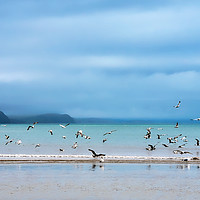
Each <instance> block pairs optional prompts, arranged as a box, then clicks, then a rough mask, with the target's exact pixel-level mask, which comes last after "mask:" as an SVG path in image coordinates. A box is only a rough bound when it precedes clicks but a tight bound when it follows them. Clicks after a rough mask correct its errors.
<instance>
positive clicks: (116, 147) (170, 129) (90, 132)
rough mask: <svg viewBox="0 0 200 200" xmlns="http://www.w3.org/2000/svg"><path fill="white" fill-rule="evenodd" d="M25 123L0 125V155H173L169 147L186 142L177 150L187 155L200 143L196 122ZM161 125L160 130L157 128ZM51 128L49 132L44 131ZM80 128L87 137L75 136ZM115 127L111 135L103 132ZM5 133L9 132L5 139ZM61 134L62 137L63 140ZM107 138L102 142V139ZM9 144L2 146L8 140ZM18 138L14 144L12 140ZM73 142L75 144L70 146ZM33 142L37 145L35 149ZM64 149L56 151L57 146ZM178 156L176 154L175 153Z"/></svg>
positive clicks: (199, 127) (173, 148)
mask: <svg viewBox="0 0 200 200" xmlns="http://www.w3.org/2000/svg"><path fill="white" fill-rule="evenodd" d="M27 127H28V125H27V124H8V125H7V126H6V127H5V126H0V154H60V155H65V154H69V155H91V153H90V152H89V151H88V148H91V149H94V150H95V151H96V152H97V153H105V154H106V155H124V156H126V155H129V156H177V155H175V154H174V153H173V150H176V149H179V148H178V146H179V145H182V144H184V143H186V145H185V147H184V148H181V149H180V150H184V151H190V152H191V153H192V154H188V155H189V156H198V155H199V151H200V146H196V145H195V144H196V141H195V138H200V124H198V123H195V124H191V125H179V128H174V124H171V125H81V124H70V125H69V126H67V127H66V128H62V127H60V126H59V124H36V125H35V127H34V128H33V129H32V128H31V129H30V130H29V131H27ZM149 127H152V129H151V131H152V134H151V138H150V139H145V138H144V135H145V134H146V132H147V130H146V129H147V128H149ZM160 128H162V129H160ZM50 129H51V130H52V131H53V135H50V133H49V132H48V130H50ZM79 130H82V131H83V134H85V135H87V136H90V137H91V139H85V138H84V137H80V136H79V137H78V138H76V136H75V134H76V133H77V131H79ZM111 130H116V131H114V132H113V133H112V134H107V135H105V136H104V133H106V132H109V131H111ZM157 134H163V135H164V136H161V139H160V140H159V139H157ZM179 134H182V136H181V137H183V136H187V140H188V142H183V141H182V140H181V139H180V138H181V137H179V138H178V142H177V143H176V144H169V147H167V148H166V147H164V146H163V145H162V144H163V143H165V144H168V140H167V138H168V137H174V136H177V135H179ZM5 135H9V136H10V138H9V139H8V140H7V139H6V138H5ZM62 136H66V139H63V137H62ZM105 138H107V141H106V142H105V143H103V139H105ZM11 139H13V142H12V143H9V144H8V145H5V143H6V142H7V141H9V140H11ZM18 140H21V141H22V144H20V145H17V144H16V143H15V142H17V141H18ZM75 142H77V143H78V147H77V148H76V149H73V148H72V145H73V144H74V143H75ZM36 144H40V147H38V148H35V145H36ZM148 144H152V145H156V150H154V151H147V150H146V147H148ZM60 148H62V149H64V151H63V152H60V151H59V149H60ZM178 156H180V155H178Z"/></svg>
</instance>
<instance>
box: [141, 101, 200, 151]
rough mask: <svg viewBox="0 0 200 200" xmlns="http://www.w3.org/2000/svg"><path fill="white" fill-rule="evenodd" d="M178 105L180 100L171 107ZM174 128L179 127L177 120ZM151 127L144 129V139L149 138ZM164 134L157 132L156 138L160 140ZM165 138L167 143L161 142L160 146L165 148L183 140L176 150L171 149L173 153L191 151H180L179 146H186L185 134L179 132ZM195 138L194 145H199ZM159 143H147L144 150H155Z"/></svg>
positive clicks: (197, 119) (199, 141)
mask: <svg viewBox="0 0 200 200" xmlns="http://www.w3.org/2000/svg"><path fill="white" fill-rule="evenodd" d="M180 105H181V101H179V102H178V104H177V105H175V106H173V107H175V108H176V109H177V108H179V107H180ZM191 120H195V121H200V118H196V119H191ZM174 128H176V129H178V128H179V123H178V122H177V123H176V125H175V126H174ZM151 129H153V128H152V127H150V128H147V129H146V130H147V133H146V134H145V135H144V138H145V139H150V138H151V134H152V132H151ZM158 130H163V128H158ZM165 135H166V134H157V139H158V140H160V139H161V137H163V136H165ZM167 140H168V143H167V144H166V143H163V144H162V146H164V147H166V148H167V147H169V146H170V145H172V144H176V143H178V141H180V140H181V141H182V142H183V144H181V145H179V146H178V148H179V149H178V150H177V149H175V150H173V153H174V154H192V153H191V152H189V151H182V150H180V148H184V147H185V146H186V144H187V143H188V139H187V136H182V134H179V135H176V136H174V137H168V138H167ZM195 140H196V144H195V145H196V146H200V140H199V139H198V138H196V139H195ZM159 143H160V142H158V143H157V144H155V145H152V144H148V147H146V150H148V151H153V150H156V146H157V145H158V144H159Z"/></svg>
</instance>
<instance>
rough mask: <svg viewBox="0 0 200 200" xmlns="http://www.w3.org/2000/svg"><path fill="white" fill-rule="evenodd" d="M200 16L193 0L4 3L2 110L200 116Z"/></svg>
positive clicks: (0, 7)
mask: <svg viewBox="0 0 200 200" xmlns="http://www.w3.org/2000/svg"><path fill="white" fill-rule="evenodd" d="M199 19H200V1H197V0H196V1H195V0H191V1H187V0H165V1H160V0H159V1H158V0H153V1H149V0H127V1H122V0H110V1H108V0H73V1H69V0H68V1H67V0H66V1H64V0H60V1H56V0H43V1H36V0H35V1H33V0H29V1H27V0H18V1H15V0H13V1H11V0H7V1H0V27H1V28H0V44H1V45H0V46H1V48H0V71H1V73H0V88H1V98H0V110H2V111H4V112H5V113H6V114H8V115H15V114H17V115H23V114H27V115H28V114H38V113H49V112H50V113H54V112H56V113H68V114H70V115H71V116H73V117H106V118H107V117H112V118H193V117H194V118H195V117H199V116H200V87H199V84H198V83H199V80H200V37H199V36H200V26H199ZM179 100H181V101H182V105H181V108H180V109H178V110H175V109H174V108H173V105H175V104H177V102H178V101H179Z"/></svg>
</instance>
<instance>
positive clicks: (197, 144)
mask: <svg viewBox="0 0 200 200" xmlns="http://www.w3.org/2000/svg"><path fill="white" fill-rule="evenodd" d="M195 140H196V141H197V143H196V146H199V139H197V138H196V139H195Z"/></svg>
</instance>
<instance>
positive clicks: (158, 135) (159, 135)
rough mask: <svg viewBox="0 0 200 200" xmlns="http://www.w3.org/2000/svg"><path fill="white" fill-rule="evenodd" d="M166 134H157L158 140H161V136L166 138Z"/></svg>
mask: <svg viewBox="0 0 200 200" xmlns="http://www.w3.org/2000/svg"><path fill="white" fill-rule="evenodd" d="M165 135H166V134H157V138H158V139H160V138H161V136H165Z"/></svg>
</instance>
